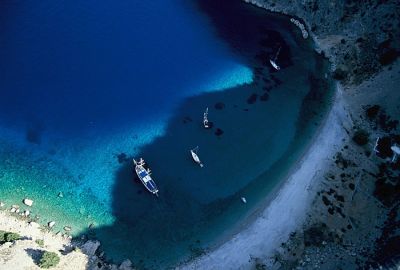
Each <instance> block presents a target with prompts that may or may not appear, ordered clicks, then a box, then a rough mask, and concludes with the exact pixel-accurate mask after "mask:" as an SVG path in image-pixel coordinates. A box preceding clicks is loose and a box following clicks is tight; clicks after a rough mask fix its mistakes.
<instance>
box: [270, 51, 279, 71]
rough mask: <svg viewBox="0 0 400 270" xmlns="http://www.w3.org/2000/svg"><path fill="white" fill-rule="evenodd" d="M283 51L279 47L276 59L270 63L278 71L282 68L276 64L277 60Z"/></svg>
mask: <svg viewBox="0 0 400 270" xmlns="http://www.w3.org/2000/svg"><path fill="white" fill-rule="evenodd" d="M280 51H281V47H279V49H278V51H277V53H276V55H275V57H274V59H269V62H270V63H271V65H272V67H273V68H274V69H276V70H280V69H281V68H280V67H279V66H278V64H277V63H276V60H277V59H278V55H279V52H280Z"/></svg>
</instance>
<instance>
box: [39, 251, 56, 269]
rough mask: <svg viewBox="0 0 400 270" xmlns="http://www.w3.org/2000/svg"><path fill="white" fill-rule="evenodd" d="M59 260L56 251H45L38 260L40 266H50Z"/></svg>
mask: <svg viewBox="0 0 400 270" xmlns="http://www.w3.org/2000/svg"><path fill="white" fill-rule="evenodd" d="M59 262H60V257H58V255H57V253H55V252H49V251H45V252H44V253H43V256H42V258H41V259H40V262H39V267H40V268H46V269H47V268H51V267H54V266H56V265H57V264H58V263H59Z"/></svg>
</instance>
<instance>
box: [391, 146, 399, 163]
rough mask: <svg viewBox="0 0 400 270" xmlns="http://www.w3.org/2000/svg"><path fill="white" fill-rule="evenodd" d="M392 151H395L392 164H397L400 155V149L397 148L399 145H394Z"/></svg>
mask: <svg viewBox="0 0 400 270" xmlns="http://www.w3.org/2000/svg"><path fill="white" fill-rule="evenodd" d="M390 149H391V150H392V151H393V157H392V162H396V160H397V157H398V156H399V155H400V147H398V146H397V144H395V145H392V147H390Z"/></svg>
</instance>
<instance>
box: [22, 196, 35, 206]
mask: <svg viewBox="0 0 400 270" xmlns="http://www.w3.org/2000/svg"><path fill="white" fill-rule="evenodd" d="M22 202H23V203H24V204H25V205H27V206H32V204H33V200H31V199H28V198H25V199H24V200H23V201H22Z"/></svg>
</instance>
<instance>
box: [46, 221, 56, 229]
mask: <svg viewBox="0 0 400 270" xmlns="http://www.w3.org/2000/svg"><path fill="white" fill-rule="evenodd" d="M54 225H56V222H55V221H50V222H49V223H47V226H49V228H53V227H54Z"/></svg>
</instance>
